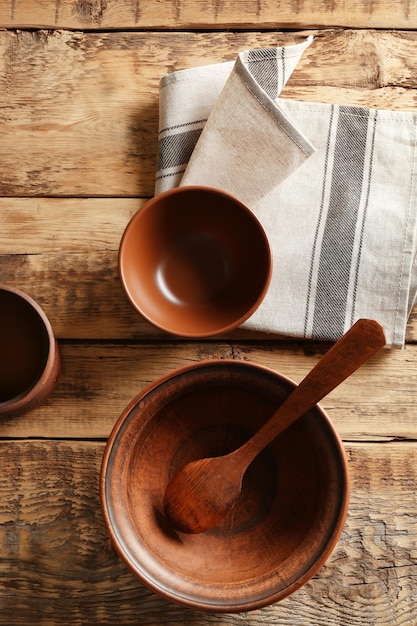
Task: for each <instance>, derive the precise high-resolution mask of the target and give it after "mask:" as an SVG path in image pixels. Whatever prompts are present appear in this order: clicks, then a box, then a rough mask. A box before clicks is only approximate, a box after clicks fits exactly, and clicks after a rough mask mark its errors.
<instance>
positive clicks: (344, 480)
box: [99, 358, 351, 613]
mask: <svg viewBox="0 0 417 626" xmlns="http://www.w3.org/2000/svg"><path fill="white" fill-rule="evenodd" d="M213 366H233V367H235V366H236V367H247V368H255V369H257V370H258V371H264V372H265V373H267V374H268V375H273V376H275V377H277V378H279V379H280V380H281V381H282V382H283V383H284V384H285V385H288V386H289V387H290V388H295V387H296V386H297V383H295V382H294V381H293V380H292V379H291V378H289V377H288V376H286V375H284V374H281V373H280V372H277V371H276V370H273V369H272V368H270V367H268V366H265V365H261V364H258V363H256V362H254V361H243V360H239V359H230V358H228V359H220V358H211V359H204V360H202V361H199V362H196V363H192V364H187V365H183V366H180V367H178V368H175V369H173V370H172V371H170V372H167V373H166V374H164V375H163V376H161V377H160V378H158V379H156V380H154V381H151V382H150V383H149V384H148V385H146V386H145V387H144V388H143V389H142V390H141V391H140V392H139V393H138V394H137V395H136V396H135V397H134V398H133V399H132V400H131V401H130V402H129V404H128V405H127V406H126V407H125V409H124V410H123V411H122V413H121V414H120V416H119V417H118V419H117V420H116V422H115V424H114V426H113V428H112V431H111V433H110V435H109V437H108V440H107V443H106V446H105V450H104V453H103V457H102V463H101V468H100V477H99V496H100V505H101V511H102V515H103V519H104V522H105V528H106V532H107V534H108V536H109V537H110V539H111V541H112V545H113V547H114V548H115V550H116V552H117V554H118V555H119V557H120V558H121V560H122V562H123V563H124V564H125V565H126V566H127V568H128V569H129V570H130V571H131V572H132V573H133V574H134V575H135V576H136V578H137V579H139V581H140V582H141V583H143V584H144V585H145V586H146V587H147V588H148V589H150V590H151V591H153V592H155V593H156V594H157V595H159V596H162V597H163V598H165V599H166V600H169V601H171V602H174V603H175V604H179V605H181V606H182V607H187V608H189V609H194V610H198V611H206V612H214V613H240V612H246V611H252V610H255V609H260V608H263V607H266V606H269V605H271V604H274V603H276V602H280V601H281V600H283V599H284V598H286V597H288V596H290V595H291V594H293V593H294V592H295V591H297V590H298V589H300V588H301V587H302V586H304V585H305V584H306V583H307V582H308V581H310V580H311V579H312V578H313V576H314V575H315V574H317V572H318V571H319V570H320V569H321V567H322V566H323V565H324V563H325V562H326V561H327V559H328V558H329V557H330V555H331V553H332V552H333V550H334V548H335V546H336V544H337V542H338V540H339V538H340V535H341V533H342V530H343V528H344V526H345V523H346V518H347V514H348V509H349V501H350V491H351V482H350V474H349V467H348V457H347V453H346V449H345V447H344V445H343V442H342V439H341V437H340V435H339V434H338V432H337V430H336V428H335V426H334V424H333V422H332V421H331V419H330V417H329V416H328V415H327V413H326V411H325V410H324V409H323V407H322V406H321V404H320V403H318V404H316V405H315V409H317V410H318V413H319V414H320V416H321V418H322V419H323V420H324V423H325V425H326V428H327V429H328V431H329V433H330V436H331V438H332V441H333V442H334V445H335V452H336V453H337V457H338V458H339V459H340V468H341V477H340V483H341V501H340V509H339V511H338V513H337V516H336V519H335V521H334V525H333V529H332V531H331V533H330V535H329V537H328V539H327V541H326V544H325V545H324V548H323V550H322V552H321V553H320V554H319V555H318V556H317V559H315V560H314V562H313V563H312V564H311V565H310V566H309V567H307V568H306V569H305V571H304V572H303V573H302V575H301V576H300V577H299V578H297V579H296V580H295V581H294V582H292V583H291V584H289V585H288V586H287V587H285V589H283V590H279V591H278V592H275V593H271V594H268V595H265V596H264V597H262V598H256V599H250V600H248V601H244V602H240V603H238V604H237V603H233V602H230V601H229V602H228V603H226V602H225V603H217V604H216V602H209V601H202V600H199V599H197V600H194V599H193V598H192V597H190V595H186V594H183V595H181V593H175V592H174V591H173V590H171V589H167V588H166V587H165V586H164V585H163V584H161V585H159V584H158V582H157V581H156V580H155V579H154V577H146V575H145V574H144V573H143V572H142V571H138V569H137V568H136V567H135V566H134V564H133V563H132V562H131V560H130V559H129V556H128V555H126V554H125V553H124V551H123V547H122V546H121V545H120V542H119V539H118V536H117V533H116V531H115V530H114V527H113V524H112V520H111V514H110V512H109V507H108V501H107V490H106V484H107V475H108V471H109V460H110V456H111V453H112V448H113V445H114V443H115V441H116V439H117V437H118V434H119V431H120V430H121V429H122V428H123V426H124V424H125V421H126V420H128V419H129V416H130V414H131V412H132V410H133V409H134V408H135V406H136V405H137V404H138V403H139V402H140V401H141V400H142V399H143V398H144V397H146V395H147V394H149V393H151V392H152V391H154V390H155V389H156V388H157V387H159V386H162V385H164V384H165V383H166V382H167V381H172V380H173V379H174V378H176V377H178V376H183V375H184V374H186V373H187V372H189V371H193V370H199V369H202V368H205V367H213Z"/></svg>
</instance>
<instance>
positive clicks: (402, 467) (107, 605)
mask: <svg viewBox="0 0 417 626" xmlns="http://www.w3.org/2000/svg"><path fill="white" fill-rule="evenodd" d="M103 449H104V444H102V443H94V442H66V441H59V442H57V441H37V442H34V441H32V442H30V441H2V442H0V545H1V546H2V558H1V559H0V607H1V611H0V624H4V625H5V626H10V624H13V626H27V624H38V625H39V626H54V625H58V624H59V625H60V626H65V625H66V624H68V625H71V626H72V625H73V624H98V623H100V624H108V625H109V626H110V625H114V624H117V623H121V624H123V625H127V624H141V625H148V626H160V624H167V625H168V624H169V625H170V626H179V625H180V624H190V625H193V626H206V625H207V624H220V623H221V624H222V625H224V626H237V624H241V623H242V620H244V622H245V623H249V622H250V624H251V625H252V626H261V625H264V624H270V625H271V626H272V625H274V626H301V625H302V626H317V624H321V625H322V626H362V625H363V624H378V626H385V625H386V626H388V624H396V625H397V626H405V625H409V624H412V623H413V619H414V617H415V615H416V614H417V597H416V594H415V577H416V559H417V541H416V507H417V495H416V494H417V446H416V444H406V443H401V444H400V443H397V444H390V445H389V446H387V445H380V444H349V446H348V449H347V452H348V457H349V467H350V472H351V478H352V495H351V502H350V510H349V515H348V519H347V523H346V525H345V528H344V531H343V533H342V536H341V538H340V540H339V542H338V545H337V546H336V548H335V550H334V552H333V554H332V555H331V556H330V558H329V559H328V561H327V563H326V564H325V565H324V567H323V568H322V569H321V570H320V572H319V573H318V574H317V575H316V576H315V577H314V578H313V580H312V581H310V582H309V583H308V584H307V585H306V586H305V587H304V588H302V589H301V590H299V591H298V592H296V593H295V594H294V595H293V596H291V597H290V598H287V599H286V600H284V601H283V602H282V603H280V604H276V605H273V606H271V607H267V608H265V609H262V610H258V611H254V612H252V613H251V614H250V615H249V614H246V615H243V614H242V615H223V616H219V615H207V614H204V613H197V612H194V611H190V610H185V609H183V608H181V607H179V606H176V605H173V604H171V603H168V602H166V601H164V600H162V599H161V598H159V596H157V595H155V594H154V593H152V592H151V591H148V590H147V589H146V588H145V587H143V586H142V585H141V584H140V583H139V581H137V580H136V579H135V578H134V576H133V575H132V574H130V572H129V571H128V570H127V568H126V567H125V566H124V564H123V563H122V562H121V561H120V559H119V558H118V556H117V555H116V553H115V551H114V549H113V548H112V546H111V544H110V542H109V540H108V539H107V537H106V533H105V529H104V524H103V521H102V517H101V512H100V505H99V497H98V475H99V469H100V464H101V458H102V453H103Z"/></svg>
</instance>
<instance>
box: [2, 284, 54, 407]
mask: <svg viewBox="0 0 417 626" xmlns="http://www.w3.org/2000/svg"><path fill="white" fill-rule="evenodd" d="M48 353H49V337H48V331H47V329H46V327H45V324H44V321H43V320H42V318H41V316H40V314H39V313H38V311H37V310H36V309H35V308H34V307H33V306H32V305H31V304H30V302H29V301H28V300H27V299H26V298H25V297H23V296H21V295H19V294H18V293H15V292H14V291H12V290H8V289H2V288H0V355H1V358H0V403H2V402H8V401H10V400H18V399H19V398H20V397H21V396H22V395H23V394H24V393H25V392H27V391H28V390H29V389H31V388H32V387H33V386H34V385H35V384H36V383H37V382H38V380H39V379H40V377H41V376H42V373H43V371H44V369H45V366H46V363H47V359H48Z"/></svg>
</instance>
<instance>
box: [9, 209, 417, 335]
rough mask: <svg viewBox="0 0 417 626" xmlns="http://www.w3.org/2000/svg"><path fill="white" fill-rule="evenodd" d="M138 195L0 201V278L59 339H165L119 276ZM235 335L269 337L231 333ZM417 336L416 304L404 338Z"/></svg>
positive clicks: (246, 332)
mask: <svg viewBox="0 0 417 626" xmlns="http://www.w3.org/2000/svg"><path fill="white" fill-rule="evenodd" d="M144 202H145V200H144V199H136V198H88V199H87V198H10V197H8V198H0V283H5V284H9V285H11V286H14V287H19V288H20V289H23V290H24V291H26V292H27V293H28V294H29V295H31V296H32V297H33V298H35V299H36V300H38V302H39V304H40V305H41V306H42V307H43V308H44V309H45V312H46V313H47V315H48V317H49V319H50V321H51V323H52V326H53V328H54V332H55V334H56V335H57V337H58V338H60V339H99V340H102V339H106V340H108V339H110V340H115V339H116V340H118V339H120V340H133V339H150V338H154V339H163V338H164V337H165V335H164V333H162V332H160V331H159V330H157V329H156V328H154V327H153V326H151V325H150V324H149V323H147V322H146V321H145V320H144V319H142V317H141V316H140V315H138V314H137V313H136V312H135V311H134V309H133V307H132V306H131V305H130V303H129V302H128V300H127V297H126V296H125V294H124V292H123V289H122V286H121V282H120V280H119V276H118V249H119V244H120V239H121V237H122V234H123V231H124V229H125V227H126V225H127V223H128V222H129V220H130V218H131V217H132V215H133V214H134V213H135V212H136V211H137V210H139V208H140V207H141V206H142V205H143V203H144ZM230 337H232V338H235V339H236V338H242V337H249V338H252V339H254V338H258V339H261V338H265V337H267V338H269V339H270V338H271V336H269V335H262V334H260V333H255V334H254V333H250V332H248V331H242V330H240V331H236V332H234V333H232V334H231V335H230ZM416 340H417V309H416V310H415V311H414V312H413V314H412V316H411V318H410V322H409V325H408V330H407V342H412V341H416Z"/></svg>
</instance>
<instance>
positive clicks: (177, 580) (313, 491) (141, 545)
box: [100, 360, 349, 612]
mask: <svg viewBox="0 0 417 626" xmlns="http://www.w3.org/2000/svg"><path fill="white" fill-rule="evenodd" d="M294 386H295V384H294V383H293V382H292V381H291V380H289V379H288V378H285V377H284V376H281V375H280V374H277V373H276V372H274V371H272V370H269V369H267V368H265V367H262V366H259V365H256V364H253V363H249V362H244V361H229V360H215V361H211V360H208V361H202V362H200V363H197V364H195V365H192V366H188V367H185V368H182V369H179V370H177V371H175V372H173V373H172V374H170V375H168V376H166V377H165V378H163V379H161V380H159V381H157V382H155V383H154V384H152V385H150V386H149V387H148V388H147V389H145V390H144V391H143V392H142V393H141V394H139V395H138V396H137V398H135V399H134V400H133V401H132V402H131V403H130V405H129V406H128V407H127V408H126V410H125V411H124V412H123V414H122V415H121V416H120V418H119V420H118V422H117V423H116V425H115V427H114V429H113V431H112V433H111V436H110V438H109V440H108V444H107V447H106V450H105V453H104V457H103V464H102V470H101V479H100V496H101V503H102V510H103V515H104V520H105V523H106V526H107V529H108V532H109V535H110V537H111V539H112V541H113V543H114V546H115V548H116V550H117V551H118V553H119V555H120V557H121V558H122V559H123V561H124V562H125V563H126V565H127V566H128V567H129V568H130V569H131V570H132V571H133V572H134V574H136V576H137V577H138V578H139V579H140V580H141V581H142V582H143V583H144V584H146V585H148V586H149V587H150V588H151V589H153V590H154V591H156V592H158V593H159V594H161V595H162V596H164V597H165V598H167V599H170V600H173V601H175V602H178V603H180V604H182V605H185V606H188V607H191V608H194V609H198V610H204V611H214V612H241V611H248V610H251V609H255V608H259V607H262V606H265V605H268V604H271V603H273V602H277V601H279V600H282V599H283V598H285V597H286V596H288V595H289V594H291V593H292V592H294V591H295V590H297V589H298V588H299V587H301V586H302V585H303V584H304V583H306V582H307V581H308V580H309V579H310V578H311V577H312V576H313V575H314V574H315V573H316V572H317V571H318V570H319V568H320V567H321V566H322V565H323V563H324V562H325V560H326V559H327V557H328V556H329V555H330V553H331V551H332V550H333V548H334V546H335V544H336V542H337V540H338V538H339V535H340V533H341V531H342V528H343V525H344V522H345V518H346V514H347V508H348V498H349V477H348V467H347V460H346V456H345V452H344V448H343V445H342V443H341V441H340V439H339V437H338V435H337V433H336V431H335V429H334V428H333V426H332V424H331V422H330V420H329V418H328V417H327V416H326V414H325V413H324V411H323V410H322V409H321V408H320V407H319V406H317V407H315V408H314V409H313V410H311V411H309V412H308V413H307V414H306V415H305V416H304V417H303V418H301V419H300V420H299V421H298V422H296V423H295V424H294V425H293V426H291V427H290V428H289V429H288V430H287V431H285V432H284V433H283V434H282V435H281V436H280V437H278V438H277V439H276V440H275V442H274V443H273V444H271V445H270V446H269V447H268V448H266V449H265V450H264V452H263V453H261V455H260V456H259V457H258V458H257V459H255V461H254V462H253V463H252V465H251V466H250V468H249V469H248V471H247V474H246V476H245V479H244V484H243V490H242V494H241V497H240V500H239V501H238V503H237V505H236V506H235V508H234V509H233V510H232V511H231V512H230V513H229V514H228V516H227V517H226V518H225V519H224V520H223V522H222V524H221V525H219V526H218V527H216V528H213V529H212V530H210V531H207V532H205V533H200V534H197V535H187V534H183V533H180V532H177V531H175V530H174V529H173V528H172V527H171V526H170V524H169V523H168V521H167V519H166V518H165V517H164V513H163V505H162V503H163V497H164V493H165V489H166V486H167V484H168V482H169V480H170V479H171V478H172V476H173V475H174V474H175V473H176V472H177V471H178V470H179V469H180V468H181V467H183V466H184V465H185V464H186V463H188V462H190V461H192V460H194V459H197V458H201V457H204V456H214V455H219V454H223V453H227V452H229V451H231V450H233V449H235V448H236V447H238V446H239V445H241V444H242V443H243V442H244V441H246V439H248V438H249V437H250V436H251V435H252V434H253V433H254V432H255V431H256V430H257V429H259V427H260V426H261V425H262V424H263V423H264V422H265V421H266V420H267V419H268V418H269V417H270V416H271V414H272V413H273V411H274V409H276V407H277V406H279V405H280V403H281V402H282V401H283V399H284V398H285V397H286V396H287V395H288V394H289V393H290V392H291V390H292V389H293V388H294Z"/></svg>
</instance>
